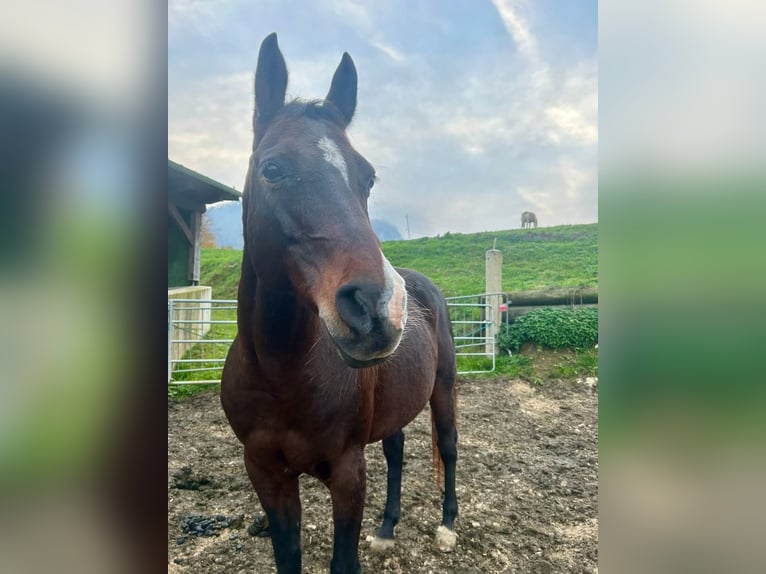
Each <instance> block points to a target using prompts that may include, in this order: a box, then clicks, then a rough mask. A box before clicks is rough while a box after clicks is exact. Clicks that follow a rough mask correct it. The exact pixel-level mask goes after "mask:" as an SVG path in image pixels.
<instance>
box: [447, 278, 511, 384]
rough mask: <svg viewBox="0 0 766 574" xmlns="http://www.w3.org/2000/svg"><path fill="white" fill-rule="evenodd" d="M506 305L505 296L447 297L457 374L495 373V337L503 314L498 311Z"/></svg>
mask: <svg viewBox="0 0 766 574" xmlns="http://www.w3.org/2000/svg"><path fill="white" fill-rule="evenodd" d="M506 303H507V302H506V295H505V293H483V294H477V295H463V296H460V297H447V306H448V307H449V314H450V320H451V321H452V333H453V336H454V340H455V351H456V354H457V372H458V374H461V375H466V374H471V373H490V372H492V371H494V370H495V352H496V343H495V335H496V334H497V329H498V328H499V327H500V314H499V313H497V312H496V311H495V309H497V308H499V307H500V306H501V305H505V304H506Z"/></svg>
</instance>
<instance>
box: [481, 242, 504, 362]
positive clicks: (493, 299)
mask: <svg viewBox="0 0 766 574" xmlns="http://www.w3.org/2000/svg"><path fill="white" fill-rule="evenodd" d="M485 261H486V266H485V275H484V284H485V288H484V292H485V293H492V295H491V296H487V320H489V321H491V323H490V324H489V325H487V343H486V350H485V352H486V353H488V354H489V353H493V352H494V350H495V335H497V330H498V328H499V326H500V299H501V296H500V295H497V293H500V292H501V291H502V289H503V252H502V251H500V250H499V249H494V248H493V249H490V250H489V251H487V253H486V259H485Z"/></svg>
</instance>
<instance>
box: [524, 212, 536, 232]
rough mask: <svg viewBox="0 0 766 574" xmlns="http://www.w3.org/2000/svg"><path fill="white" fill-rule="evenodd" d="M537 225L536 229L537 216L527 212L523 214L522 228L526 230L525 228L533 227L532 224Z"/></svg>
mask: <svg viewBox="0 0 766 574" xmlns="http://www.w3.org/2000/svg"><path fill="white" fill-rule="evenodd" d="M533 223H534V224H535V227H537V216H536V215H535V214H534V213H532V212H531V211H525V212H524V213H522V214H521V228H522V229H524V228H525V227H532V224H533Z"/></svg>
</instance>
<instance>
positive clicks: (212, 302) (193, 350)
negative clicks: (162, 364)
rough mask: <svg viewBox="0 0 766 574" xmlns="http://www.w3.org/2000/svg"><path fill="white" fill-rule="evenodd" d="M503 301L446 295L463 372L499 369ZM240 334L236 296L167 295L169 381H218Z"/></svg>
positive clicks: (495, 296)
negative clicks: (497, 338) (497, 349)
mask: <svg viewBox="0 0 766 574" xmlns="http://www.w3.org/2000/svg"><path fill="white" fill-rule="evenodd" d="M498 302H499V303H498ZM504 303H505V295H504V294H502V293H490V294H482V295H466V296H461V297H449V298H447V305H448V307H449V313H450V319H451V320H452V330H453V334H454V339H455V349H456V351H457V362H458V373H459V374H470V373H488V372H491V371H494V370H495V336H494V334H495V329H496V328H497V327H498V326H499V324H500V320H499V319H500V318H499V317H495V316H494V315H495V312H494V309H495V308H496V304H504ZM236 334H237V300H236V299H169V300H168V383H170V384H173V385H184V384H203V383H220V382H221V373H222V371H223V364H224V361H225V360H226V354H227V353H228V351H229V347H230V346H231V343H232V342H233V341H234V337H235V335H236Z"/></svg>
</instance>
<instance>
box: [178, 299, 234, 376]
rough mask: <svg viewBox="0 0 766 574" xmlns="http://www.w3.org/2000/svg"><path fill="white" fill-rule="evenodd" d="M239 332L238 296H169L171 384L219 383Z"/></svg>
mask: <svg viewBox="0 0 766 574" xmlns="http://www.w3.org/2000/svg"><path fill="white" fill-rule="evenodd" d="M236 334H237V300H236V299H168V383H171V384H176V385H183V384H202V383H220V382H221V372H222V371H223V363H224V361H225V360H226V354H227V353H228V352H229V347H231V343H232V342H233V341H234V337H235V336H236Z"/></svg>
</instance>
